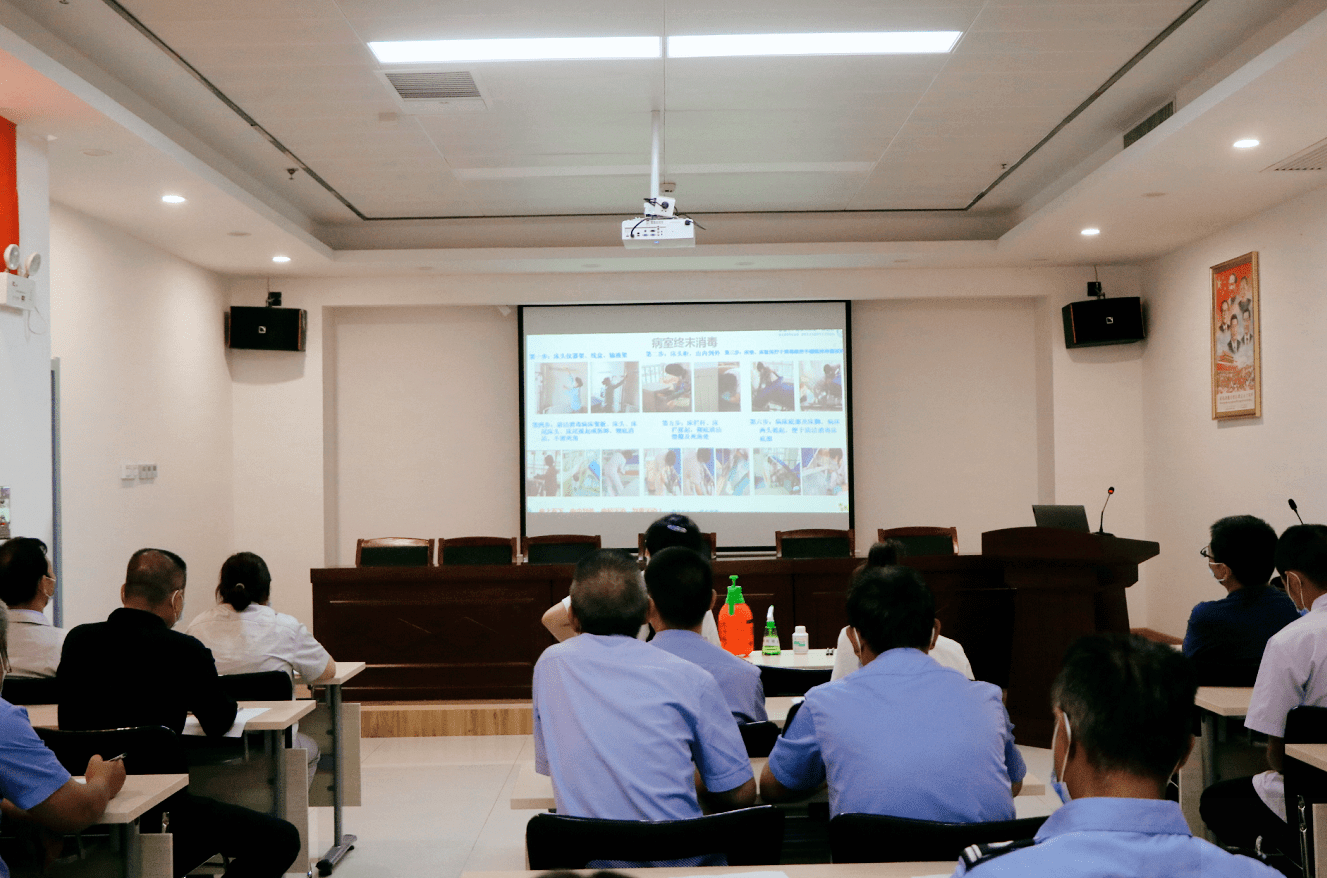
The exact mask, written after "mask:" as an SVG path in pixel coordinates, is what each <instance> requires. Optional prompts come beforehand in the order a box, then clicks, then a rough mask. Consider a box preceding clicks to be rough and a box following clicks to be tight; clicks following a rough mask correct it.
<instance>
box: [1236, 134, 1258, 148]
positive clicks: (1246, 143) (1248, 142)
mask: <svg viewBox="0 0 1327 878" xmlns="http://www.w3.org/2000/svg"><path fill="white" fill-rule="evenodd" d="M1258 143H1259V141H1257V140H1254V139H1253V138H1252V137H1250V138H1247V139H1245V140H1236V141H1235V149H1253V148H1254V147H1255V146H1257V145H1258Z"/></svg>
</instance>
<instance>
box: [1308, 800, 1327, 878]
mask: <svg viewBox="0 0 1327 878" xmlns="http://www.w3.org/2000/svg"><path fill="white" fill-rule="evenodd" d="M1312 832H1313V871H1312V872H1310V873H1309V878H1313V876H1315V875H1316V876H1319V878H1321V876H1327V843H1324V842H1327V805H1314V806H1313V823H1312Z"/></svg>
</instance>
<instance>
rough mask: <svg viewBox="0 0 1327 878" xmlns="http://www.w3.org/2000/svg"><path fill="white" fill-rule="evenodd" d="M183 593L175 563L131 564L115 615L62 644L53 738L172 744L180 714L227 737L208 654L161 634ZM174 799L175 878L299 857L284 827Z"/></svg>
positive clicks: (296, 840)
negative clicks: (199, 869)
mask: <svg viewBox="0 0 1327 878" xmlns="http://www.w3.org/2000/svg"><path fill="white" fill-rule="evenodd" d="M184 584H185V565H184V561H183V559H181V558H180V557H179V556H178V555H176V554H175V553H173V552H167V551H165V550H163V549H139V550H138V551H137V552H135V553H134V554H133V557H131V558H130V559H129V567H128V570H127V571H126V573H125V582H124V585H123V586H121V588H120V601H121V603H123V604H124V606H123V607H122V608H121V609H118V610H116V611H115V612H113V613H111V615H110V618H109V619H107V620H106V621H105V622H94V623H92V624H90V625H79V626H78V627H77V628H74V629H72V630H71V631H70V632H69V636H68V637H66V638H65V644H64V653H63V655H62V656H61V659H60V668H59V672H58V673H57V675H56V676H57V679H58V680H59V682H60V712H59V717H60V728H61V729H69V730H73V731H78V730H83V729H112V728H120V727H123V726H141V725H161V726H165V727H166V728H169V729H173V730H174V731H175V732H176V733H177V734H178V733H179V732H180V731H181V730H182V729H183V728H184V720H185V715H186V714H188V713H190V712H192V713H193V715H194V716H195V717H197V718H198V722H199V724H200V725H201V726H202V727H203V731H204V732H206V733H207V734H208V735H209V736H220V735H224V734H225V733H226V732H227V731H228V730H229V729H230V726H231V724H232V723H233V722H234V721H235V711H236V705H235V701H234V699H232V698H231V697H230V696H228V695H226V693H225V692H224V691H223V690H222V688H221V683H220V681H219V680H218V679H217V668H216V665H215V663H213V661H212V653H211V652H209V651H208V649H207V647H205V646H203V644H201V643H199V642H198V640H196V639H195V638H193V637H190V636H189V635H187V634H181V633H180V632H178V631H172V630H170V629H171V628H173V627H174V626H175V623H176V622H178V621H179V619H180V613H181V612H182V611H183V610H184ZM177 797H178V798H176V797H172V799H171V800H170V806H169V807H168V808H167V810H169V812H170V817H171V819H170V831H171V833H172V834H173V835H174V837H175V838H174V862H173V867H174V872H175V874H176V875H184V874H186V873H187V872H188V871H189V870H190V869H192V868H194V867H195V866H197V865H198V864H199V863H201V862H203V861H204V860H206V859H207V858H208V857H210V856H212V855H213V854H216V853H222V854H225V855H226V856H227V857H228V858H229V860H230V865H229V867H228V868H227V870H226V875H235V876H239V875H244V876H260V875H269V876H277V875H282V874H284V873H285V871H286V868H287V867H288V866H290V865H291V864H292V863H293V862H294V861H295V857H296V856H297V855H298V854H299V849H300V837H299V832H298V831H297V830H296V829H295V827H294V826H291V825H290V824H289V823H287V822H286V821H284V820H278V819H277V818H275V817H269V816H268V815H266V814H259V813H257V812H256V811H250V810H249V809H247V808H241V807H238V806H236V805H229V804H225V803H222V802H216V801H213V800H211V799H207V798H204V797H202V796H193V795H190V794H189V793H188V792H182V793H178V794H177ZM299 871H301V872H302V871H304V869H300V870H299Z"/></svg>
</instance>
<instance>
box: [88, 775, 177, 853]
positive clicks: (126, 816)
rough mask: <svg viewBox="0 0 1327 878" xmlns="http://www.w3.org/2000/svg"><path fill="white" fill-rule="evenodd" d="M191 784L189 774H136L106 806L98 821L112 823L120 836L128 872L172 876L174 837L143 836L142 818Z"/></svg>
mask: <svg viewBox="0 0 1327 878" xmlns="http://www.w3.org/2000/svg"><path fill="white" fill-rule="evenodd" d="M188 785H189V775H187V774H136V775H131V776H129V777H126V778H125V780H124V786H123V787H122V788H121V789H120V792H119V793H117V794H116V795H115V798H113V799H111V801H110V802H109V803H108V804H107V805H106V810H105V811H104V812H102V815H101V817H99V818H98V819H97V821H96V822H97V824H99V825H102V826H112V827H114V828H115V830H116V833H117V834H118V835H119V842H118V845H117V850H118V852H119V857H120V860H121V863H122V864H123V868H124V874H125V875H126V876H131V878H171V871H172V870H171V841H172V839H171V836H170V834H169V833H150V834H148V835H143V834H142V833H140V832H139V831H138V818H140V817H142V816H143V815H144V814H145V813H147V811H148V810H149V809H151V808H154V807H156V806H157V805H160V804H161V803H162V802H164V801H166V799H167V798H168V797H170V796H173V795H174V794H175V793H178V792H179V791H180V790H182V789H184V788H185V787H187V786H188Z"/></svg>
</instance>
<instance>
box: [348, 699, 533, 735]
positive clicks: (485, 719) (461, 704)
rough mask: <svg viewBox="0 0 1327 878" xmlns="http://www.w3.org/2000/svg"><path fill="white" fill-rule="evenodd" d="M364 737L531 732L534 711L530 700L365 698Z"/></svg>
mask: <svg viewBox="0 0 1327 878" xmlns="http://www.w3.org/2000/svg"><path fill="white" fill-rule="evenodd" d="M360 721H361V732H360V734H361V736H362V737H365V738H434V737H448V736H453V735H529V734H531V733H533V732H534V713H533V711H532V708H531V706H530V702H528V701H365V702H363V703H362V704H361V706H360Z"/></svg>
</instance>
